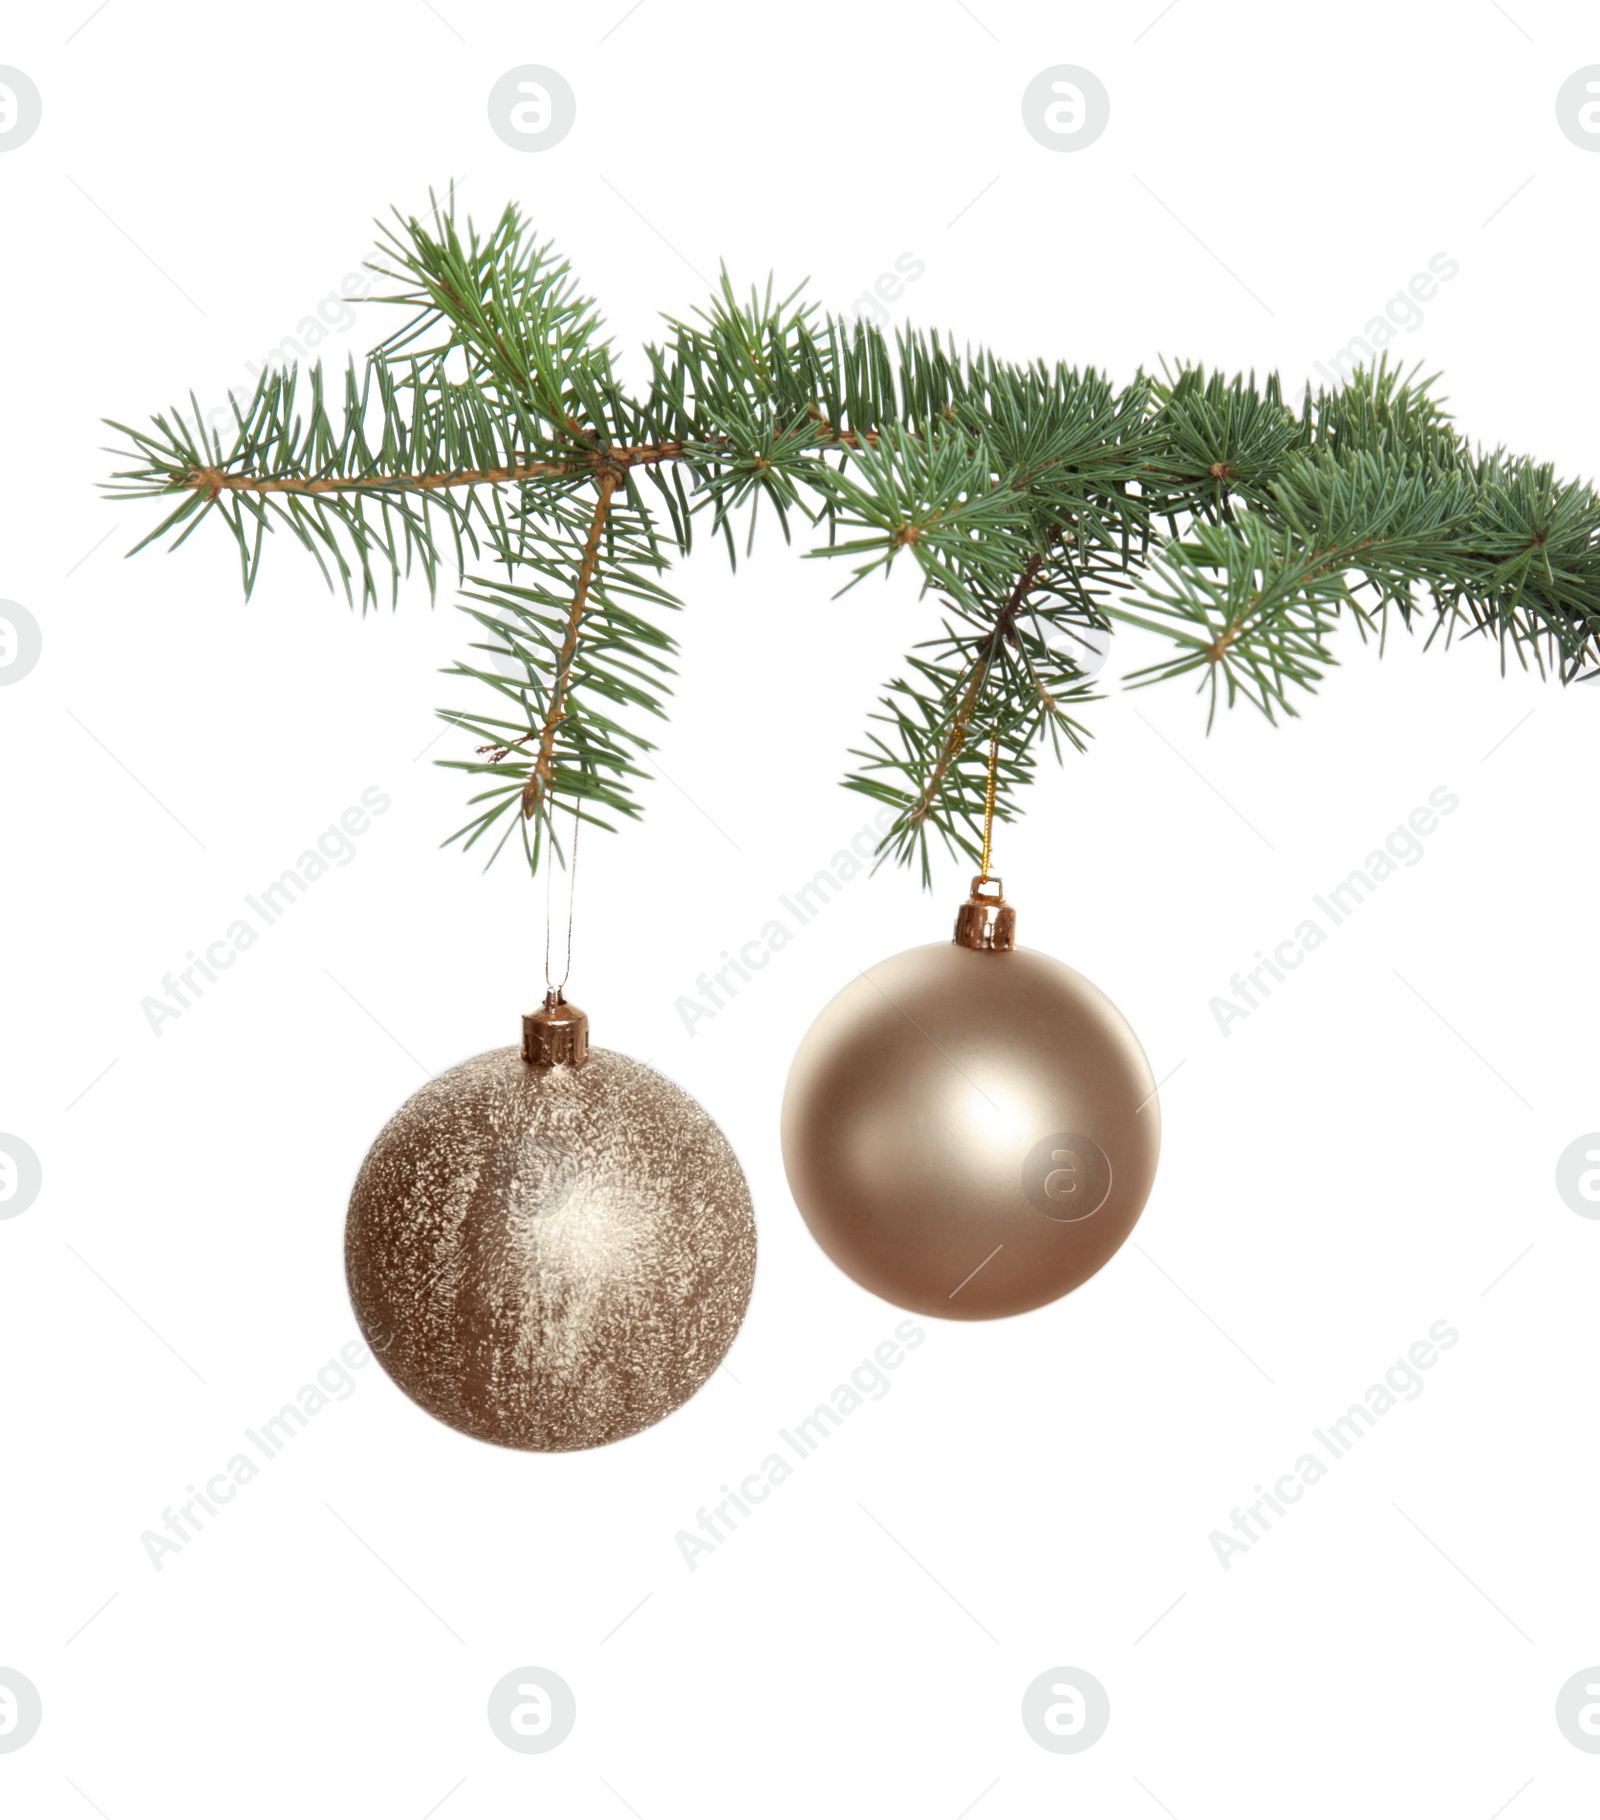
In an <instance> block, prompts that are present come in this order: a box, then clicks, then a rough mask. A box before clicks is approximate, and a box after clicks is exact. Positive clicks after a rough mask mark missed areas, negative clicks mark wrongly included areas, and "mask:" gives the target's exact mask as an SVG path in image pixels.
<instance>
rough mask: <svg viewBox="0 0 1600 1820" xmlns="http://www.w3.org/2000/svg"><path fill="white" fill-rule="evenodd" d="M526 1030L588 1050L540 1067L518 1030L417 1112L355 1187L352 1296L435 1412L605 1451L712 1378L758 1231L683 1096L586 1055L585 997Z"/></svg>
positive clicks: (535, 1038)
mask: <svg viewBox="0 0 1600 1820" xmlns="http://www.w3.org/2000/svg"><path fill="white" fill-rule="evenodd" d="M552 1013H553V1015H551V1014H552ZM524 1022H525V1028H528V1027H531V1029H532V1036H531V1042H532V1045H533V1052H534V1054H535V1055H536V1056H538V1055H548V1054H550V1053H551V1052H552V1051H551V1045H552V1044H553V1045H554V1052H555V1053H565V1054H567V1055H569V1056H575V1055H577V1052H578V1051H580V1050H581V1056H579V1057H578V1059H576V1060H568V1061H556V1062H554V1063H552V1064H549V1065H540V1063H539V1062H537V1061H529V1060H526V1059H524V1058H525V1056H526V1055H527V1054H528V1053H529V1046H530V1037H529V1036H525V1038H524V1047H523V1049H522V1050H518V1049H515V1048H508V1049H493V1050H490V1051H489V1052H488V1053H487V1054H484V1055H479V1056H474V1057H473V1059H472V1060H471V1061H468V1062H463V1063H462V1064H461V1065H460V1067H458V1068H452V1069H450V1070H448V1071H447V1072H446V1073H444V1074H441V1075H439V1076H438V1077H437V1078H436V1079H435V1080H432V1081H430V1082H429V1083H428V1085H427V1086H425V1087H424V1088H422V1089H421V1091H420V1092H418V1093H416V1094H414V1095H413V1096H412V1097H411V1099H409V1100H407V1102H406V1103H405V1105H404V1106H402V1107H401V1108H400V1110H399V1111H398V1112H397V1113H396V1114H395V1115H394V1117H393V1118H392V1119H390V1121H389V1123H388V1124H387V1125H386V1126H385V1127H384V1129H383V1131H382V1132H381V1133H380V1134H379V1136H378V1139H377V1142H376V1143H375V1144H374V1145H373V1146H372V1149H371V1151H370V1152H369V1154H368V1156H367V1159H366V1161H365V1162H364V1163H363V1164H362V1166H361V1173H360V1175H359V1176H358V1177H357V1180H356V1185H355V1191H354V1193H353V1194H352V1195H351V1197H350V1213H349V1219H348V1222H347V1224H346V1228H345V1262H346V1269H347V1273H348V1276H349V1281H350V1297H351V1300H352V1302H353V1303H354V1304H355V1311H356V1317H357V1319H358V1320H359V1322H360V1325H361V1331H362V1333H363V1334H364V1335H365V1337H366V1339H367V1342H368V1344H369V1345H370V1346H371V1347H372V1349H373V1352H374V1353H375V1354H376V1356H377V1357H378V1359H379V1360H380V1361H381V1362H382V1363H383V1365H384V1367H385V1368H386V1369H387V1371H388V1373H389V1375H390V1376H391V1377H392V1378H393V1379H394V1381H395V1382H396V1383H397V1384H398V1385H399V1386H400V1388H401V1389H402V1390H403V1391H405V1393H406V1394H407V1396H409V1397H411V1398H413V1399H414V1400H415V1401H416V1402H418V1403H420V1404H421V1405H422V1407H423V1408H424V1409H425V1410H427V1411H428V1413H429V1414H430V1415H434V1416H437V1417H438V1418H439V1420H440V1421H442V1422H448V1423H449V1424H450V1426H451V1427H452V1428H458V1429H460V1430H462V1432H463V1433H465V1434H469V1435H475V1436H477V1437H478V1439H480V1440H484V1441H496V1442H498V1443H499V1444H500V1445H501V1446H504V1447H522V1448H533V1449H539V1450H542V1451H552V1452H553V1451H559V1450H565V1449H571V1448H579V1447H597V1446H599V1445H601V1444H602V1443H603V1442H606V1441H616V1440H620V1439H621V1438H622V1437H623V1436H624V1435H631V1434H634V1433H637V1431H638V1430H639V1429H641V1428H647V1427H649V1426H650V1424H651V1423H652V1422H658V1421H660V1419H661V1418H662V1417H663V1416H665V1415H667V1414H669V1413H670V1412H671V1411H672V1410H674V1409H676V1408H677V1407H678V1406H679V1404H681V1403H683V1402H685V1401H686V1400H687V1399H688V1398H689V1397H691V1396H692V1395H693V1394H694V1393H695V1391H696V1390H698V1389H699V1387H700V1386H701V1385H702V1384H703V1383H704V1382H705V1381H706V1379H707V1378H708V1377H710V1375H711V1373H712V1372H713V1371H715V1370H716V1368H717V1366H718V1364H719V1363H720V1362H721V1360H722V1356H723V1354H724V1353H725V1352H726V1351H727V1350H728V1347H729V1346H730V1345H731V1344H732V1342H733V1338H734V1336H735V1334H736V1333H737V1332H738V1330H739V1323H740V1322H741V1321H742V1320H743V1318H744V1311H745V1305H746V1303H747V1302H748V1301H749V1298H750V1284H751V1279H752V1277H753V1275H754V1271H755V1252H756V1242H755V1222H754V1219H753V1217H752V1214H751V1208H750V1195H749V1191H748V1189H747V1188H746V1186H745V1180H744V1176H743V1174H742V1172H741V1171H740V1168H739V1164H738V1160H737V1159H736V1158H735V1156H734V1154H733V1151H732V1150H731V1149H730V1148H729V1145H728V1142H727V1140H726V1138H724V1137H723V1135H722V1133H721V1132H720V1131H719V1130H718V1129H717V1127H716V1125H715V1124H714V1123H713V1122H712V1120H711V1119H710V1118H709V1117H708V1116H707V1114H706V1113H705V1112H704V1111H703V1110H702V1109H701V1107H700V1106H699V1105H697V1104H696V1103H695V1101H694V1100H692V1099H691V1098H690V1097H689V1095H688V1094H687V1093H685V1092H684V1091H683V1090H682V1089H681V1088H679V1087H676V1086H674V1085H673V1083H672V1082H671V1081H668V1080H665V1079H663V1077H662V1076H661V1075H659V1074H656V1073H655V1072H654V1071H653V1070H651V1069H649V1068H646V1067H645V1066H644V1065H643V1064H642V1063H640V1062H635V1061H632V1060H630V1059H629V1058H628V1057H627V1056H623V1055H616V1054H613V1053H612V1052H611V1051H609V1050H605V1049H593V1050H591V1049H589V1048H588V1045H587V1024H586V1020H583V1019H582V1014H581V1013H575V1014H574V1008H573V1007H570V1006H566V1005H564V1004H559V1005H556V1006H554V1007H552V1006H551V1005H550V1003H549V1002H548V1001H547V1005H546V1013H543V1014H541V1013H534V1014H532V1015H530V1017H529V1018H528V1019H525V1020H524ZM580 1026H581V1027H580ZM563 1045H564V1048H563ZM541 1046H542V1047H541Z"/></svg>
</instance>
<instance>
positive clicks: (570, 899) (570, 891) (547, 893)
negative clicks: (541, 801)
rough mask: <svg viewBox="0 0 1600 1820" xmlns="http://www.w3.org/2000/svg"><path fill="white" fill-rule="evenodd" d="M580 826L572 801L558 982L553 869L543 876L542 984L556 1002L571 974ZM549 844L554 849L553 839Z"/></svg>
mask: <svg viewBox="0 0 1600 1820" xmlns="http://www.w3.org/2000/svg"><path fill="white" fill-rule="evenodd" d="M581 826H582V818H581V817H580V816H579V814H578V805H577V802H576V801H574V802H573V805H572V865H571V867H570V869H569V871H568V874H567V878H568V884H567V964H566V966H565V968H564V969H563V970H562V974H561V978H560V979H558V980H553V979H551V977H550V924H551V922H552V920H553V918H552V915H551V907H550V898H551V890H552V875H553V874H554V872H555V867H554V866H553V865H549V866H547V867H546V870H545V875H544V983H545V989H546V991H547V992H550V993H553V994H554V995H555V996H556V998H557V1000H559V999H560V996H561V990H562V988H563V987H564V986H565V985H566V983H567V979H568V976H569V975H570V974H571V972H572V913H573V908H574V905H575V904H576V902H577V897H578V830H579V828H580V827H581ZM550 844H551V846H552V847H554V845H555V841H554V839H553V838H552V840H551V843H550Z"/></svg>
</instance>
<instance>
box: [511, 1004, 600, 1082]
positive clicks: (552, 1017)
mask: <svg viewBox="0 0 1600 1820" xmlns="http://www.w3.org/2000/svg"><path fill="white" fill-rule="evenodd" d="M522 1059H523V1060H524V1061H525V1062H527V1063H528V1064H529V1065H530V1066H531V1067H534V1068H558V1067H567V1068H578V1067H581V1066H582V1065H583V1063H585V1062H586V1061H588V1059H589V1017H588V1013H587V1012H584V1011H580V1010H579V1009H578V1007H577V1006H576V1005H569V1004H568V1003H567V1001H566V1000H565V999H564V998H563V997H562V996H561V989H560V987H559V986H557V987H552V988H551V990H550V991H548V992H547V993H546V994H545V995H544V1003H543V1004H542V1005H541V1006H540V1007H539V1009H538V1010H537V1011H524V1012H523V1014H522Z"/></svg>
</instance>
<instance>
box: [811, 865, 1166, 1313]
mask: <svg viewBox="0 0 1600 1820" xmlns="http://www.w3.org/2000/svg"><path fill="white" fill-rule="evenodd" d="M1012 918H1013V913H1012V912H1011V910H1010V908H1009V906H1006V905H1004V903H1003V899H1001V898H999V897H998V896H984V895H981V894H980V893H979V890H978V886H977V885H976V884H975V885H974V892H973V898H972V901H971V902H970V903H969V904H967V905H965V906H963V909H962V917H961V921H959V922H958V925H957V939H956V940H955V941H953V942H935V943H930V944H929V945H928V946H926V947H922V948H912V949H909V950H908V951H907V952H906V953H904V954H897V955H895V956H894V957H893V959H891V960H886V961H882V962H880V963H879V964H878V965H877V966H875V967H872V968H869V969H868V971H867V972H866V973H864V974H862V975H860V976H859V977H858V978H856V979H855V980H853V981H852V982H851V983H850V984H849V985H848V986H846V987H845V989H844V990H843V991H842V992H841V993H840V994H839V995H838V997H837V998H835V999H834V1000H833V1001H832V1003H831V1004H829V1005H828V1006H827V1007H826V1008H825V1009H824V1010H823V1012H822V1015H821V1016H820V1017H819V1018H818V1019H817V1021H816V1022H815V1023H814V1024H813V1025H812V1027H811V1029H810V1031H809V1032H808V1033H807V1034H806V1037H805V1039H804V1041H803V1042H802V1043H801V1045H800V1050H799V1053H798V1054H797V1055H796V1057H795V1061H794V1066H793V1068H792V1069H791V1071H790V1074H789V1084H788V1087H787V1090H786V1091H785V1094H784V1101H783V1160H784V1167H785V1168H786V1169H787V1171H788V1176H789V1186H790V1188H791V1190H792V1191H793V1193H794V1198H795V1201H796V1203H797V1204H798V1205H799V1208H800V1212H801V1214H802V1215H803V1216H804V1218H805V1221H806V1224H807V1225H808V1226H809V1227H810V1228H811V1231H812V1233H813V1235H814V1236H815V1238H816V1240H817V1242H818V1243H819V1244H820V1245H821V1246H822V1249H823V1250H824V1251H825V1252H827V1254H828V1256H829V1257H830V1258H832V1259H833V1261H834V1262H835V1263H836V1264H837V1265H838V1266H839V1268H840V1269H841V1270H843V1271H844V1272H845V1273H846V1274H847V1275H848V1276H851V1277H853V1278H854V1279H855V1280H856V1281H857V1282H858V1283H860V1284H861V1285H862V1286H863V1287H864V1288H867V1289H870V1290H872V1291H873V1292H874V1294H876V1295H880V1296H882V1297H883V1298H884V1300H885V1301H889V1302H894V1303H896V1304H897V1305H898V1306H900V1307H902V1308H910V1309H913V1310H915V1311H916V1312H917V1313H918V1314H925V1315H943V1316H946V1317H948V1318H950V1319H954V1320H985V1319H989V1318H992V1317H994V1316H998V1315H1010V1314H1020V1313H1022V1312H1024V1311H1025V1310H1027V1309H1030V1308H1038V1307H1040V1306H1041V1305H1042V1304H1044V1303H1046V1302H1051V1301H1054V1300H1055V1299H1056V1298H1057V1297H1058V1296H1063V1295H1065V1294H1066V1293H1067V1292H1068V1291H1069V1290H1072V1289H1076V1288H1077V1287H1078V1285H1079V1284H1080V1283H1082V1282H1084V1281H1085V1280H1086V1279H1087V1278H1089V1277H1091V1276H1093V1275H1094V1273H1095V1272H1096V1271H1097V1270H1098V1269H1099V1268H1100V1267H1101V1265H1102V1264H1104V1263H1105V1262H1106V1260H1107V1259H1108V1258H1110V1257H1111V1256H1112V1255H1113V1253H1115V1251H1116V1250H1117V1248H1118V1247H1119V1246H1120V1245H1121V1244H1122V1242H1123V1240H1124V1239H1126V1238H1127V1236H1128V1234H1129V1232H1130V1231H1131V1230H1132V1229H1133V1224H1134V1222H1135V1221H1136V1220H1137V1219H1138V1217H1139V1214H1140V1212H1141V1210H1142V1209H1143V1207H1144V1204H1145V1199H1146V1197H1147V1196H1148V1194H1149V1192H1150V1185H1151V1182H1152V1180H1153V1179H1154V1176H1155V1169H1156V1158H1157V1154H1158V1152H1159V1150H1160V1142H1161V1128H1160V1111H1159V1107H1158V1105H1157V1101H1156V1097H1155V1091H1156V1089H1155V1081H1154V1079H1153V1077H1152V1075H1151V1072H1150V1064H1149V1062H1148V1061H1147V1060H1146V1059H1145V1054H1144V1051H1143V1050H1142V1049H1141V1048H1140V1046H1139V1041H1138V1038H1137V1037H1135V1036H1134V1034H1133V1031H1132V1030H1131V1029H1130V1028H1129V1027H1128V1024H1127V1022H1126V1020H1125V1019H1124V1018H1123V1017H1122V1014H1121V1013H1120V1012H1119V1011H1118V1010H1117V1008H1116V1006H1115V1005H1113V1004H1112V1003H1111V1001H1110V1000H1109V999H1108V998H1107V997H1106V996H1105V994H1104V993H1103V992H1101V991H1100V990H1099V988H1098V987H1096V986H1094V985H1092V984H1091V983H1090V982H1089V981H1088V980H1086V979H1085V978H1084V977H1083V975H1082V974H1080V973H1075V972H1074V971H1073V970H1072V968H1070V967H1067V966H1064V965H1063V964H1062V963H1061V962H1060V961H1057V960H1052V959H1051V958H1050V956H1049V955H1046V954H1038V953H1034V952H1032V951H1030V950H1028V949H1023V948H1016V947H1013V946H1011V945H1010V942H1011V931H1012V928H1013V927H1014V923H1013V920H1012ZM969 943H971V944H974V945H968V944H969Z"/></svg>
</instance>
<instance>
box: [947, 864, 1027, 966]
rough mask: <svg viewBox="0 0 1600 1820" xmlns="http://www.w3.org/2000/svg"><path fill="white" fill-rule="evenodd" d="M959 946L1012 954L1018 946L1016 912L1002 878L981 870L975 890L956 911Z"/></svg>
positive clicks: (956, 938)
mask: <svg viewBox="0 0 1600 1820" xmlns="http://www.w3.org/2000/svg"><path fill="white" fill-rule="evenodd" d="M955 941H956V946H957V947H959V948H980V949H986V950H988V951H989V952H991V953H995V954H1009V953H1010V951H1011V950H1012V949H1013V948H1015V947H1016V945H1017V913H1016V911H1015V910H1013V909H1012V907H1011V906H1010V905H1009V904H1008V903H1007V902H1006V894H1005V891H1004V890H1003V889H1002V886H1001V881H1000V880H999V879H997V878H990V877H989V876H988V874H987V873H984V872H980V873H979V874H978V876H977V877H976V878H975V879H974V880H973V881H972V893H971V895H970V896H969V897H968V899H967V901H966V902H965V903H964V904H963V905H962V906H961V907H960V909H959V910H957V911H956V933H955Z"/></svg>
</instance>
